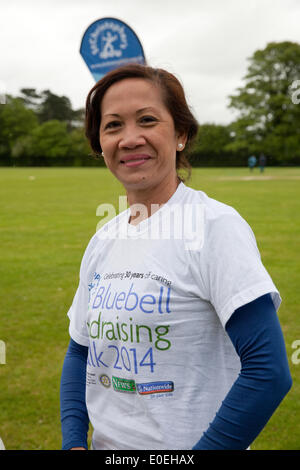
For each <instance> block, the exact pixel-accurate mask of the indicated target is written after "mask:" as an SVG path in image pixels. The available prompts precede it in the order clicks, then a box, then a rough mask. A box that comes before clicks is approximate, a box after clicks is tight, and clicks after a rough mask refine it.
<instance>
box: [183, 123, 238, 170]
mask: <svg viewBox="0 0 300 470" xmlns="http://www.w3.org/2000/svg"><path fill="white" fill-rule="evenodd" d="M231 142H232V137H231V135H230V129H229V128H228V126H224V125H221V124H213V123H205V124H201V125H200V126H199V130H198V133H197V137H196V139H195V142H194V145H193V149H192V152H191V153H192V156H191V159H190V160H191V164H192V165H193V166H211V165H217V166H223V165H226V164H233V163H235V164H237V162H236V161H235V162H234V161H233V153H232V152H231V151H228V150H227V146H228V145H229V144H230V143H231Z"/></svg>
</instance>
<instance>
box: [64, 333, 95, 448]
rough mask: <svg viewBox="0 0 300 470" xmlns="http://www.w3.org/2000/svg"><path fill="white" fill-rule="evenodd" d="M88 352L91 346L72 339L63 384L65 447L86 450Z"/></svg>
mask: <svg viewBox="0 0 300 470" xmlns="http://www.w3.org/2000/svg"><path fill="white" fill-rule="evenodd" d="M87 355H88V348H87V347H86V346H81V345H80V344H78V343H76V342H75V341H73V340H72V339H71V341H70V343H69V347H68V350H67V353H66V356H65V360H64V364H63V370H62V376H61V384H60V410H61V429H62V437H63V440H62V450H68V449H74V448H85V449H87V433H88V430H89V417H88V412H87V408H86V402H85V385H86V362H87Z"/></svg>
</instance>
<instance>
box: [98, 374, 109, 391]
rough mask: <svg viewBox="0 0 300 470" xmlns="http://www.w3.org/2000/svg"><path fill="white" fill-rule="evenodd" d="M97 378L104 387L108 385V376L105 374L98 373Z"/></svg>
mask: <svg viewBox="0 0 300 470" xmlns="http://www.w3.org/2000/svg"><path fill="white" fill-rule="evenodd" d="M99 380H100V382H101V383H102V385H103V386H104V387H106V388H109V387H110V378H109V377H108V376H107V375H105V374H102V375H100V377H99Z"/></svg>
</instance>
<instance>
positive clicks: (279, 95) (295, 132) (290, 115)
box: [229, 41, 300, 163]
mask: <svg viewBox="0 0 300 470" xmlns="http://www.w3.org/2000/svg"><path fill="white" fill-rule="evenodd" d="M249 62H250V64H249V67H248V71H247V74H246V76H245V77H244V81H245V85H244V86H243V87H240V88H238V90H237V94H236V95H232V96H230V104H229V106H230V107H231V108H233V109H235V110H237V111H238V113H239V117H238V119H237V120H236V121H235V122H233V123H232V124H231V130H232V132H234V133H235V139H234V142H233V143H232V144H231V145H230V147H229V148H231V149H232V150H238V149H243V150H245V149H247V150H248V151H249V152H257V153H258V152H264V153H266V154H268V155H269V156H270V157H271V158H272V159H273V162H274V163H275V162H282V163H284V162H285V163H287V162H288V161H289V160H291V159H293V158H294V159H295V157H297V158H298V156H299V158H300V150H299V149H300V107H299V106H297V105H296V104H295V103H294V102H293V100H292V93H293V92H294V90H293V84H294V82H295V81H296V80H297V79H299V77H300V45H299V44H297V43H293V42H289V41H285V42H280V43H275V42H272V43H269V44H268V45H267V46H266V48H265V49H263V50H257V51H256V52H255V53H254V54H253V55H252V57H250V59H249ZM287 141H288V142H289V144H288V145H287ZM297 158H296V159H297ZM299 161H300V160H299Z"/></svg>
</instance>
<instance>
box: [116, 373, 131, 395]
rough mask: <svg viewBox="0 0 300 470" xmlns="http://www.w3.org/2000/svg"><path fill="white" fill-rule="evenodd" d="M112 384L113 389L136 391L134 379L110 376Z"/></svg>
mask: <svg viewBox="0 0 300 470" xmlns="http://www.w3.org/2000/svg"><path fill="white" fill-rule="evenodd" d="M112 384H113V388H114V390H116V391H117V392H134V393H135V392H136V385H135V381H134V380H130V379H123V378H121V377H115V376H112Z"/></svg>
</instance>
